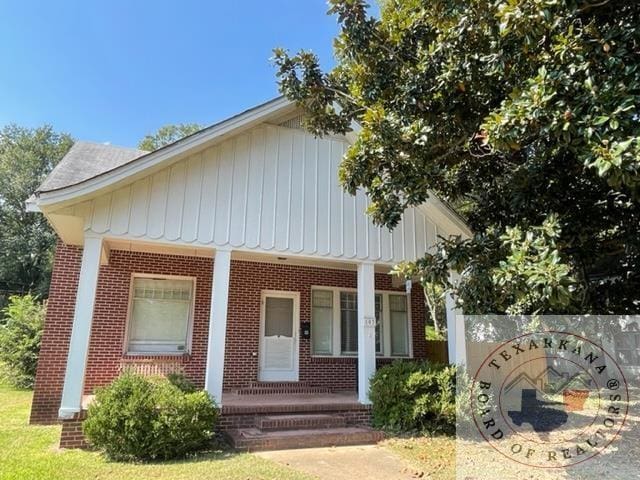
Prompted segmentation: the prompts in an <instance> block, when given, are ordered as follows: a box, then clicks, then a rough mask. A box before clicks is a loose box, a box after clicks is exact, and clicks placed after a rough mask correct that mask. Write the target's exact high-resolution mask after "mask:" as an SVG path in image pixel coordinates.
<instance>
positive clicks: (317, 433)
mask: <svg viewBox="0 0 640 480" xmlns="http://www.w3.org/2000/svg"><path fill="white" fill-rule="evenodd" d="M228 434H229V437H230V438H231V441H232V443H233V446H234V447H235V448H237V449H239V450H246V451H250V452H255V451H261V450H285V449H293V448H314V447H333V446H341V445H366V444H372V443H377V442H379V441H380V440H382V439H383V438H384V434H383V433H382V432H379V431H376V430H373V429H371V428H368V427H340V428H324V429H303V430H276V431H261V430H260V429H258V428H245V429H239V430H231V431H229V432H228Z"/></svg>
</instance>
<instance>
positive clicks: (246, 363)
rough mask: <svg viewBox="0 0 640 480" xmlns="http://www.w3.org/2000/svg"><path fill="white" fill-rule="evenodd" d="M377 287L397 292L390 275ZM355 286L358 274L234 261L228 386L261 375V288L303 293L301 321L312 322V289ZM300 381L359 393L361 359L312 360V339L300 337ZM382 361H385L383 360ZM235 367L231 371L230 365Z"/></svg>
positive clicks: (420, 313) (416, 327) (416, 298)
mask: <svg viewBox="0 0 640 480" xmlns="http://www.w3.org/2000/svg"><path fill="white" fill-rule="evenodd" d="M375 284H376V289H379V290H398V291H404V286H403V287H402V288H400V289H394V288H393V287H392V285H391V277H390V276H389V275H387V274H380V273H377V274H376V277H375ZM318 285H322V286H327V287H340V288H356V286H357V273H356V272H354V271H346V270H336V269H329V268H318V267H301V266H296V265H282V264H270V263H256V262H233V263H232V268H231V282H230V289H229V312H228V321H227V343H226V350H225V365H226V366H227V368H225V372H224V388H225V389H233V388H238V387H243V386H245V385H247V384H248V383H249V382H251V381H255V380H256V379H257V376H258V362H259V358H258V355H257V353H258V345H259V339H260V335H259V332H260V298H261V297H260V296H261V291H262V290H283V291H294V292H300V321H301V322H309V321H311V287H312V286H318ZM411 314H412V319H413V323H412V326H413V330H412V337H413V352H414V356H416V357H425V356H426V348H427V345H426V342H425V339H424V316H425V309H424V299H423V295H422V292H421V289H420V288H414V289H413V290H412V295H411ZM299 361H300V372H299V374H300V381H303V382H305V381H306V382H309V383H310V384H313V385H318V386H329V387H332V388H333V389H335V390H355V389H356V386H357V358H355V357H354V358H344V357H336V358H331V357H312V356H311V341H310V340H305V339H300V356H299ZM380 362H384V361H380ZM229 366H231V367H229Z"/></svg>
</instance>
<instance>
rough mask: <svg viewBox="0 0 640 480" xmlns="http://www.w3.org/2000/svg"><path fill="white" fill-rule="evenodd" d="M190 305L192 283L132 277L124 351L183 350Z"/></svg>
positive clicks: (186, 338)
mask: <svg viewBox="0 0 640 480" xmlns="http://www.w3.org/2000/svg"><path fill="white" fill-rule="evenodd" d="M192 303H193V280H185V279H175V278H146V277H134V278H133V289H132V298H131V314H130V318H129V330H128V342H127V351H128V352H129V353H182V352H185V351H187V349H188V335H189V327H190V321H191V311H192Z"/></svg>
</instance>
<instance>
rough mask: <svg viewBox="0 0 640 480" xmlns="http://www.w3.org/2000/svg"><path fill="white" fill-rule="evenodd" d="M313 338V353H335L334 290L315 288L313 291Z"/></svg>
mask: <svg viewBox="0 0 640 480" xmlns="http://www.w3.org/2000/svg"><path fill="white" fill-rule="evenodd" d="M311 310H312V311H311V339H312V346H311V348H312V349H313V353H314V354H316V355H331V354H332V353H333V292H332V291H331V290H313V291H312V293H311Z"/></svg>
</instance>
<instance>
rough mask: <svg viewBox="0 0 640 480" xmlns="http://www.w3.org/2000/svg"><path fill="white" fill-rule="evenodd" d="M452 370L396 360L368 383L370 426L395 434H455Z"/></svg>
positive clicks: (424, 362) (429, 364) (448, 367)
mask: <svg viewBox="0 0 640 480" xmlns="http://www.w3.org/2000/svg"><path fill="white" fill-rule="evenodd" d="M455 375H456V371H455V367H451V366H444V365H439V364H433V363H430V362H427V361H423V362H408V361H402V360H397V361H395V362H394V363H392V364H391V365H386V366H384V367H382V368H380V369H378V370H377V371H376V373H375V375H374V376H373V378H372V381H371V390H370V393H369V396H370V398H371V401H372V402H373V424H374V426H375V427H378V428H385V429H390V430H395V431H405V432H406V431H419V432H429V433H435V432H444V433H453V432H455V421H456V405H455V389H456V387H455Z"/></svg>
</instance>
